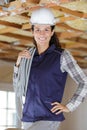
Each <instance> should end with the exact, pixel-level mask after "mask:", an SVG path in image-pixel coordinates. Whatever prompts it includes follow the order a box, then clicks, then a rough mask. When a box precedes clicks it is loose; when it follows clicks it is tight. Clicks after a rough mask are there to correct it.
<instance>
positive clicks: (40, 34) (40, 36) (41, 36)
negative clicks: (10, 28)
mask: <svg viewBox="0 0 87 130" xmlns="http://www.w3.org/2000/svg"><path fill="white" fill-rule="evenodd" d="M53 33H54V31H52V30H51V26H50V25H38V24H36V25H34V30H33V36H34V39H35V41H36V44H37V46H49V41H50V39H51V36H52V35H53Z"/></svg>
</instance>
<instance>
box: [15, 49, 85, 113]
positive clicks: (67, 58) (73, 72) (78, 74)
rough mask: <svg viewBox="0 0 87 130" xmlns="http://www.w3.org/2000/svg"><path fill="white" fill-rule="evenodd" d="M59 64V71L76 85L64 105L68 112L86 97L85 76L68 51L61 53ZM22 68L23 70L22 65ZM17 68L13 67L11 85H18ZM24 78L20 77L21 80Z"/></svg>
mask: <svg viewBox="0 0 87 130" xmlns="http://www.w3.org/2000/svg"><path fill="white" fill-rule="evenodd" d="M33 51H34V50H33ZM33 55H34V53H33ZM32 59H33V56H31V60H32ZM24 60H25V59H24ZM22 62H25V61H22ZM60 63H61V64H60V69H61V71H62V72H67V73H68V74H69V75H70V76H71V78H72V79H73V80H74V81H75V82H76V83H77V84H78V87H77V90H76V92H75V93H74V95H73V97H72V98H71V99H70V100H69V102H68V103H67V105H66V106H67V107H68V109H69V110H70V111H74V110H75V109H76V108H77V107H78V106H79V104H80V103H81V102H82V101H83V99H84V97H86V94H87V76H86V75H85V73H84V72H83V70H82V69H81V68H80V67H79V66H78V64H77V62H76V61H75V59H74V58H73V56H72V55H71V54H70V52H69V51H68V50H64V51H63V52H62V54H61V58H60ZM22 67H23V68H24V66H23V64H22ZM22 67H21V70H22ZM19 68H20V67H19ZM19 68H17V67H16V66H15V67H14V78H13V81H14V82H13V84H15V82H16V84H17V83H18V80H17V77H18V75H19V74H18V72H19ZM27 68H28V67H26V70H27ZM22 76H23V75H22ZM24 77H27V75H25V76H24ZM24 77H22V79H23V78H24ZM22 82H23V81H22ZM14 86H15V85H14ZM22 89H23V88H22ZM21 91H22V90H21V89H20V90H19V93H21ZM16 92H18V91H17V90H16ZM19 95H20V94H19Z"/></svg>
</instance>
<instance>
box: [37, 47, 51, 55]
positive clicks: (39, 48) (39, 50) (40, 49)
mask: <svg viewBox="0 0 87 130" xmlns="http://www.w3.org/2000/svg"><path fill="white" fill-rule="evenodd" d="M48 47H49V45H47V46H37V49H38V53H39V54H41V53H43V52H44V51H46V50H47V48H48Z"/></svg>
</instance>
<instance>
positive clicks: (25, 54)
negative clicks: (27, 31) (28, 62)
mask: <svg viewBox="0 0 87 130" xmlns="http://www.w3.org/2000/svg"><path fill="white" fill-rule="evenodd" d="M21 58H27V59H30V58H31V55H30V53H29V51H28V50H27V49H25V50H23V51H21V52H19V54H18V58H17V62H16V66H19V65H20V61H21Z"/></svg>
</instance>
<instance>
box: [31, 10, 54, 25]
mask: <svg viewBox="0 0 87 130" xmlns="http://www.w3.org/2000/svg"><path fill="white" fill-rule="evenodd" d="M30 22H31V24H32V25H34V24H49V25H55V23H56V20H55V17H54V14H53V12H52V11H51V10H50V9H48V8H39V9H37V10H34V11H33V12H32V14H31V18H30Z"/></svg>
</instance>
